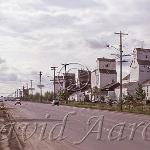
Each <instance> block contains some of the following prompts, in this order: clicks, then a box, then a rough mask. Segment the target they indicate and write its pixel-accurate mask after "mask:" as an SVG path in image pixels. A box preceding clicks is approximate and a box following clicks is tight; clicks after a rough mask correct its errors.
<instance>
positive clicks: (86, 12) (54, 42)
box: [0, 0, 150, 95]
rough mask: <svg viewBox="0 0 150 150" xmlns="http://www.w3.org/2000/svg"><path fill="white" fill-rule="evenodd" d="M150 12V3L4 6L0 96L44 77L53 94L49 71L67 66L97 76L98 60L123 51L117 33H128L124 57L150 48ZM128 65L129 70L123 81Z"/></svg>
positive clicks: (81, 0) (32, 1)
mask: <svg viewBox="0 0 150 150" xmlns="http://www.w3.org/2000/svg"><path fill="white" fill-rule="evenodd" d="M149 10H150V1H149V0H125V1H123V0H7V1H6V0H0V54H1V55H0V95H4V94H7V93H13V92H14V91H15V90H16V88H21V87H22V86H23V85H26V83H28V84H29V83H30V80H31V79H32V80H34V81H33V85H34V86H35V87H36V85H37V84H38V81H39V75H38V74H39V71H42V72H43V75H42V82H43V84H45V88H48V89H50V88H51V87H52V83H51V82H50V81H49V80H50V78H52V77H51V76H52V73H53V72H52V71H51V69H50V67H51V66H57V67H60V66H61V64H62V63H71V62H73V63H75V62H77V63H81V64H82V65H85V66H87V67H88V68H89V69H90V70H93V69H94V68H95V66H96V58H98V57H106V58H114V57H113V56H112V55H111V54H112V53H117V50H115V49H113V48H106V44H110V45H112V46H115V47H116V48H118V45H119V37H118V35H115V34H114V32H119V31H122V32H124V33H128V35H127V36H124V37H123V50H124V53H125V54H128V53H132V50H133V49H134V48H135V47H141V46H142V45H144V48H150V27H149V24H150V14H149ZM143 41H144V42H143ZM127 59H128V60H129V61H130V60H131V58H127ZM129 64H130V63H126V64H124V69H123V70H124V71H123V72H124V75H126V74H128V73H129ZM118 71H119V70H118ZM47 76H50V77H49V78H48V77H47Z"/></svg>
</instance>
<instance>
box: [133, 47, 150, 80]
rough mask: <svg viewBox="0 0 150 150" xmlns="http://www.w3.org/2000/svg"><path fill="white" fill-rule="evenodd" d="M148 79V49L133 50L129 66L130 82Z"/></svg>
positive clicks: (149, 64)
mask: <svg viewBox="0 0 150 150" xmlns="http://www.w3.org/2000/svg"><path fill="white" fill-rule="evenodd" d="M148 79H150V49H142V48H135V49H134V51H133V60H132V63H131V66H130V82H139V83H142V82H144V81H146V80H148Z"/></svg>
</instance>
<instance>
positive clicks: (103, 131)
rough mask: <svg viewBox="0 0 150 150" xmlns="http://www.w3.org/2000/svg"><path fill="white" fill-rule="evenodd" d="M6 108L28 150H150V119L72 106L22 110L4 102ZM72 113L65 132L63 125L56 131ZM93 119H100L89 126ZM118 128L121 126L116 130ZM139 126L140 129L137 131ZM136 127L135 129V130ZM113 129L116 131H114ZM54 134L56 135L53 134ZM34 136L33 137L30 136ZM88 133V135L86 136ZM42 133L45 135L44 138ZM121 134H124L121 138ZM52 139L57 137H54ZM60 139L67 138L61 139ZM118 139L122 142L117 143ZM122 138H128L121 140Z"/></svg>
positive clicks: (31, 106) (26, 104)
mask: <svg viewBox="0 0 150 150" xmlns="http://www.w3.org/2000/svg"><path fill="white" fill-rule="evenodd" d="M5 105H6V106H7V107H8V108H9V113H10V114H12V116H13V117H14V119H15V120H16V122H17V123H16V124H17V125H18V126H19V127H16V128H17V129H18V134H19V136H20V138H22V140H23V139H24V141H23V142H24V149H25V150H26V149H28V150H30V149H31V150H32V149H33V150H34V149H36V150H41V149H42V150H109V149H111V150H149V149H150V127H149V123H150V117H149V116H146V115H142V114H130V113H119V112H109V111H102V110H91V109H84V108H76V107H69V106H52V105H51V104H41V103H32V102H22V105H21V106H20V105H14V102H5ZM71 112H75V114H70V115H69V116H68V120H67V121H66V124H65V128H64V130H60V127H62V126H61V125H60V126H57V127H56V128H55V126H56V125H57V124H61V123H62V122H63V121H64V118H65V116H66V115H67V114H68V113H71ZM46 116H47V117H46ZM94 116H95V117H97V118H93V119H92V120H91V121H90V124H89V125H88V124H87V122H88V120H89V118H90V117H94ZM98 119H99V120H98ZM24 123H29V124H30V125H29V126H28V128H27V129H26V132H25V128H24V126H23V124H24ZM35 123H37V124H36V125H37V130H36V131H35V132H34V129H35V127H36V125H35ZM94 124H95V127H94ZM117 124H120V125H118V126H117V127H115V125H117ZM131 124H132V125H131ZM139 124H140V125H141V126H139V127H137V126H138V125H139ZM44 125H45V126H44ZM46 125H47V126H46ZM63 125H64V124H63ZM133 125H134V127H135V128H133ZM92 127H93V128H92ZM113 127H115V128H114V130H113ZM146 127H147V130H146ZM136 128H137V129H136ZM42 129H43V130H42ZM44 129H45V130H44ZM98 129H100V130H99V132H98V133H96V132H95V133H91V132H93V131H98ZM121 129H122V130H121ZM52 130H53V131H54V132H52ZM42 131H43V132H42ZM60 131H63V132H62V133H63V135H62V136H60V137H59V138H58V139H54V138H55V137H57V136H58V135H59V133H60ZM90 131H91V132H90ZM119 131H122V132H119ZM134 131H135V132H134ZM32 132H33V135H32V134H31V133H32ZM88 132H89V135H88V134H87V133H88ZM23 133H26V135H27V137H28V136H29V135H32V136H31V137H29V138H28V139H26V137H25V136H23ZM41 133H43V136H42V134H41ZM119 133H122V134H120V135H119ZM145 133H146V135H145ZM142 134H143V135H142ZM52 135H53V136H54V137H52ZM98 136H99V139H98ZM61 137H65V138H64V139H62V138H61ZM115 137H116V139H115ZM119 137H120V140H118V139H119ZM121 137H122V138H124V137H125V138H124V139H122V140H121ZM113 138H114V140H113ZM25 139H26V140H25ZM82 139H83V141H82Z"/></svg>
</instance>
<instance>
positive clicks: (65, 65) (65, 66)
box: [62, 64, 69, 90]
mask: <svg viewBox="0 0 150 150" xmlns="http://www.w3.org/2000/svg"><path fill="white" fill-rule="evenodd" d="M62 65H63V66H64V68H65V73H64V90H66V76H67V66H69V64H62Z"/></svg>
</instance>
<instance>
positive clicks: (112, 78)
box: [91, 58, 117, 88]
mask: <svg viewBox="0 0 150 150" xmlns="http://www.w3.org/2000/svg"><path fill="white" fill-rule="evenodd" d="M96 63H97V68H96V69H95V70H94V71H92V74H91V86H92V88H93V87H95V86H97V87H98V88H103V87H105V86H107V85H109V84H111V83H116V82H117V71H116V60H115V59H107V58H97V61H96Z"/></svg>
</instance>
